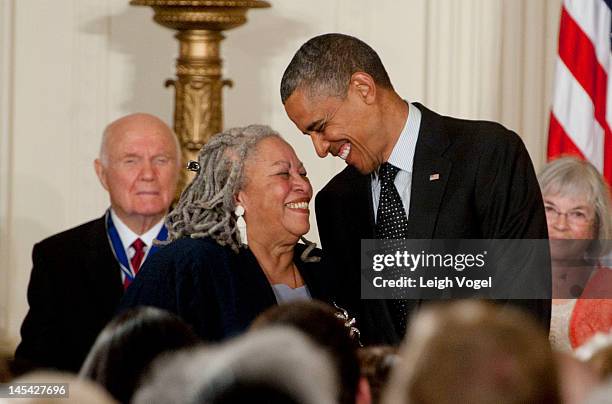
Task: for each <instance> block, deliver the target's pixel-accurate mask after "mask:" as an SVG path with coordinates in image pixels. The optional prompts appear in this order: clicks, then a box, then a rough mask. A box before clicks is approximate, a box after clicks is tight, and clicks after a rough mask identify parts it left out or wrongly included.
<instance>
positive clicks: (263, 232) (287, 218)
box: [236, 137, 312, 244]
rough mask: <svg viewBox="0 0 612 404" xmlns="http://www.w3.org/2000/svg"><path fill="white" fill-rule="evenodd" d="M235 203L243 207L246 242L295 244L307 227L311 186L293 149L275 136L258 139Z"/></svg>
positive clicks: (245, 169)
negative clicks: (247, 239) (243, 183)
mask: <svg viewBox="0 0 612 404" xmlns="http://www.w3.org/2000/svg"><path fill="white" fill-rule="evenodd" d="M244 175H245V177H246V183H245V185H244V187H243V189H242V190H241V191H240V192H239V193H238V196H237V198H236V199H237V202H238V203H240V204H241V205H242V206H243V207H244V210H245V213H244V220H245V222H246V224H247V232H248V238H249V243H251V242H252V241H255V242H260V243H262V244H274V243H277V242H280V243H282V242H289V243H296V242H297V241H298V240H299V237H300V236H303V235H304V234H306V233H307V232H308V230H310V222H309V216H310V210H309V208H308V203H309V202H310V200H311V198H312V187H311V185H310V181H309V180H308V177H307V176H306V170H305V169H304V165H303V164H302V162H301V161H300V160H299V159H298V158H297V156H296V155H295V152H294V151H293V148H291V146H290V145H289V144H288V143H287V142H285V141H284V140H282V139H280V138H278V137H268V138H265V139H263V140H261V141H260V142H259V143H258V144H257V147H256V150H255V151H254V153H253V154H252V155H251V156H250V157H249V158H248V160H247V161H246V162H245V167H244Z"/></svg>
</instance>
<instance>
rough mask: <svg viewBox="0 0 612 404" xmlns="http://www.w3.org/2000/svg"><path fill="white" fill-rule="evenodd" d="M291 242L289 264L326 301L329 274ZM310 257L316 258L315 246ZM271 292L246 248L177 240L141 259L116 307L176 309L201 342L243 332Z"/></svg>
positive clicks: (202, 240)
mask: <svg viewBox="0 0 612 404" xmlns="http://www.w3.org/2000/svg"><path fill="white" fill-rule="evenodd" d="M305 248H306V246H305V245H303V244H297V245H296V248H295V256H294V262H295V263H296V266H297V268H298V270H299V271H300V274H301V275H302V278H303V279H304V282H305V283H306V286H307V287H308V290H309V291H310V294H311V296H312V297H313V298H314V299H319V300H323V301H331V296H330V294H329V292H328V286H329V283H330V282H329V281H328V279H329V274H328V273H327V272H326V271H325V270H323V267H322V266H321V264H319V263H305V262H302V261H301V259H300V254H301V253H302V252H303V251H304V249H305ZM310 255H311V256H321V251H320V250H318V249H315V250H313V251H312V252H311V254H310ZM275 304H277V302H276V298H275V296H274V291H273V290H272V287H271V286H270V284H269V282H268V280H267V278H266V276H265V274H264V272H263V270H262V269H261V267H260V266H259V264H258V262H257V260H256V258H255V256H254V255H253V253H251V251H250V250H249V249H248V248H243V249H241V250H240V253H238V254H236V253H235V252H234V251H232V250H231V249H230V248H229V247H223V246H220V245H219V244H217V243H216V242H215V241H213V240H211V239H208V238H200V239H191V238H181V239H179V240H176V241H174V242H172V243H170V244H169V245H167V246H165V247H162V248H161V249H160V250H159V251H158V252H157V253H156V254H155V256H153V257H151V259H149V260H147V262H146V263H145V265H144V266H143V267H142V268H141V270H140V272H139V273H138V276H137V277H136V279H135V280H134V282H133V283H132V284H131V285H130V287H129V288H128V290H127V292H126V294H125V296H124V298H123V300H122V301H121V304H120V310H125V309H127V308H130V307H135V306H142V305H146V306H155V307H159V308H162V309H165V310H168V311H170V312H173V313H176V314H177V315H178V316H180V317H181V318H182V319H183V320H184V321H185V322H187V323H188V324H190V325H191V326H192V327H193V328H194V330H195V332H196V333H197V334H198V335H199V336H200V337H202V338H203V339H204V340H205V341H219V340H222V339H224V338H226V337H229V336H233V335H236V334H238V333H241V332H243V331H245V330H246V329H247V328H248V327H249V325H250V324H251V322H252V321H253V320H254V319H255V317H257V315H259V314H260V313H261V312H263V311H264V310H266V309H267V308H268V307H271V306H273V305H275Z"/></svg>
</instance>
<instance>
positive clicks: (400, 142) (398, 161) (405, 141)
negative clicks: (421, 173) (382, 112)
mask: <svg viewBox="0 0 612 404" xmlns="http://www.w3.org/2000/svg"><path fill="white" fill-rule="evenodd" d="M420 127H421V111H420V110H419V109H418V108H417V107H415V106H414V105H412V104H410V103H408V119H407V120H406V123H405V124H404V128H403V129H402V132H401V133H400V136H399V138H398V139H397V143H395V146H393V150H392V151H391V155H390V156H389V160H388V162H389V163H391V164H393V165H394V166H396V167H397V168H399V169H400V170H403V171H407V172H409V173H411V172H412V165H413V163H414V153H415V150H416V143H417V138H418V137H419V129H420Z"/></svg>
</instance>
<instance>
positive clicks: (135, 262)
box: [123, 238, 146, 290]
mask: <svg viewBox="0 0 612 404" xmlns="http://www.w3.org/2000/svg"><path fill="white" fill-rule="evenodd" d="M131 247H132V248H134V255H133V256H132V258H131V259H130V263H131V264H132V269H133V270H134V276H136V274H137V273H138V270H139V269H140V264H142V259H143V258H144V255H145V251H144V248H145V247H146V244H145V243H144V241H142V240H141V239H139V238H137V239H136V240H134V242H133V243H132V245H131ZM130 283H132V281H131V280H130V279H129V278H128V277H126V278H125V281H123V289H124V290H125V289H127V288H128V286H130Z"/></svg>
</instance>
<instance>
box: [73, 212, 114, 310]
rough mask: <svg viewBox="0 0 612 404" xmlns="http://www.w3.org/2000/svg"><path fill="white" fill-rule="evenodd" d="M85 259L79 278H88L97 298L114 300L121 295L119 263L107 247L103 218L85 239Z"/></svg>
mask: <svg viewBox="0 0 612 404" xmlns="http://www.w3.org/2000/svg"><path fill="white" fill-rule="evenodd" d="M85 248H86V250H87V251H86V252H87V255H86V257H87V258H88V262H87V263H86V264H85V263H83V264H81V265H82V266H83V267H82V268H81V276H84V277H87V278H89V281H90V282H91V284H92V285H93V286H94V287H93V288H92V290H93V291H95V292H96V293H100V296H98V298H100V299H103V300H107V299H111V300H116V299H117V296H121V295H122V294H123V285H122V283H121V273H120V269H119V263H118V262H117V260H115V257H114V256H113V253H112V250H111V248H110V245H109V241H108V237H107V234H106V227H105V224H104V217H102V218H100V219H99V220H97V221H96V222H95V223H94V225H93V226H92V227H91V229H90V234H89V235H88V237H87V246H86V247H85Z"/></svg>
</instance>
